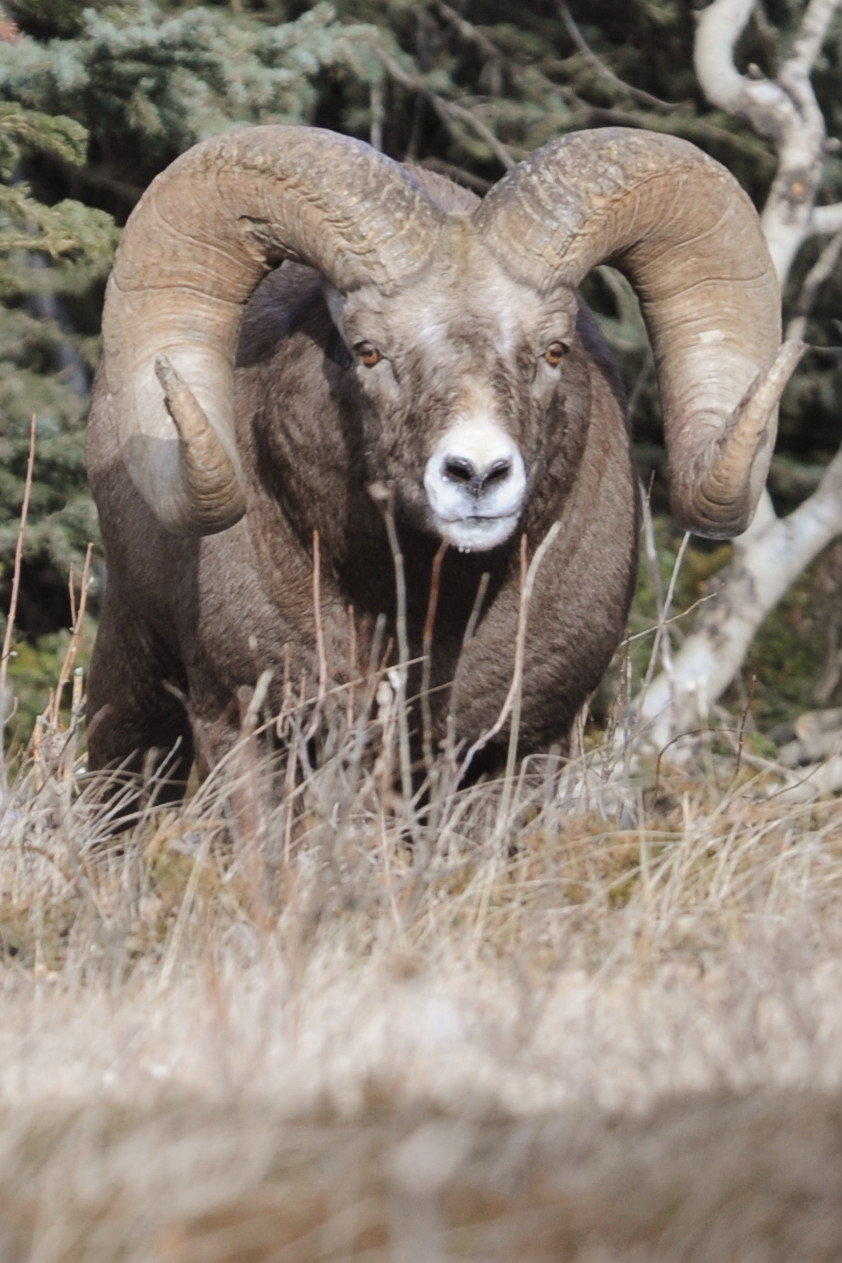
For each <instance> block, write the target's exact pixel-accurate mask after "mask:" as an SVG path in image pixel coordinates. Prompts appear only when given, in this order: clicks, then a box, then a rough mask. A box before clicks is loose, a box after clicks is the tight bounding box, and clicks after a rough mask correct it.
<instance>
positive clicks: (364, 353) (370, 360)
mask: <svg viewBox="0 0 842 1263" xmlns="http://www.w3.org/2000/svg"><path fill="white" fill-rule="evenodd" d="M354 350H355V351H356V353H357V355H358V356H359V357H360V363H362V364H365V366H366V368H374V365H375V364H379V363H380V361H381V360H382V358H383V356H382V355H381V354H380V352H379V351H378V349H377V347H376V346H372V345H371V343H370V342H358V343H357V345H356V346H355V347H354Z"/></svg>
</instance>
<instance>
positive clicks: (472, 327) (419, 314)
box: [411, 256, 576, 354]
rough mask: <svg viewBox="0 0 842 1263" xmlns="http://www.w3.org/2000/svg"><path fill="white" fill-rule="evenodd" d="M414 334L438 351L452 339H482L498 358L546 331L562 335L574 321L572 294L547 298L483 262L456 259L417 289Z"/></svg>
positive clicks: (450, 343) (425, 344)
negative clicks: (495, 350) (492, 348)
mask: <svg viewBox="0 0 842 1263" xmlns="http://www.w3.org/2000/svg"><path fill="white" fill-rule="evenodd" d="M411 310H412V313H413V334H414V337H415V338H416V339H417V341H418V342H419V343H420V344H421V345H424V346H429V347H431V348H435V349H442V348H443V347H444V345H445V344H448V345H452V344H453V342H454V339H457V340H462V339H465V338H467V339H470V338H471V337H474V336H475V337H479V338H482V339H487V340H489V341H491V342H493V344H494V345H495V346H496V347H497V348H498V350H500V351H501V352H502V353H503V354H505V353H507V352H510V351H514V350H516V348H517V347H518V346H519V345H520V343H521V342H522V341H523V340H524V338H526V339H531V338H532V337H535V336H541V335H543V334H544V333H545V332H551V336H559V337H560V336H563V335H564V333H565V332H566V331H567V329H568V327H569V326H571V325H572V324H573V322H574V321H575V315H576V304H575V299H574V297H573V295H572V294H570V293H568V292H566V291H561V292H558V293H556V294H554V295H553V296H551V297H548V296H546V295H540V294H538V293H537V292H536V291H535V290H534V289H531V288H529V287H528V286H525V285H521V284H519V283H518V282H517V281H515V280H513V279H512V278H511V277H509V276H507V275H506V274H505V272H503V270H502V268H500V267H499V265H498V264H496V263H495V262H494V260H492V259H490V258H488V256H486V257H485V258H479V259H471V260H470V261H461V265H459V266H454V265H451V266H450V267H447V268H442V269H441V270H439V272H438V275H437V276H434V277H429V278H427V282H426V284H422V285H421V286H419V287H418V292H417V293H416V294H415V295H414V296H413V301H412V302H411Z"/></svg>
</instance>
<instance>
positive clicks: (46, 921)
mask: <svg viewBox="0 0 842 1263" xmlns="http://www.w3.org/2000/svg"><path fill="white" fill-rule="evenodd" d="M380 685H381V687H380V688H379V689H377V688H373V689H372V690H371V695H372V697H373V699H374V700H373V703H372V706H373V710H374V712H375V718H374V720H373V721H372V722H371V724H370V725H369V727H368V729H367V730H366V731H368V733H369V735H371V734H373V735H374V737H375V738H376V740H377V742H378V744H379V750H380V754H379V757H378V758H376V759H375V758H368V759H363V758H361V757H359V744H360V733H361V731H362V729H361V726H360V721H358V720H355V722H354V723H352V724H351V725H350V726H349V725H348V723H347V722H345V720H344V719H343V716H344V715H346V708H345V707H344V704H343V706H341V707H339V708H338V709H337V714H336V715H335V716H334V717H333V720H332V722H331V733H332V736H331V740H330V742H329V747H330V748H329V749H328V750H327V752H326V754H325V756H324V758H323V760H322V763H321V765H320V767H319V769H318V770H313V769H312V768H309V767H307V768H306V769H305V770H304V771H302V768H301V762H300V761H301V760H302V759H306V747H305V745H304V744H303V742H302V741H300V740H298V741H297V740H296V739H295V732H293V733H292V735H293V741H292V746H291V751H292V753H290V755H289V756H288V759H287V760H286V761H284V760H282V761H281V766H280V767H278V766H273V765H271V764H270V762H269V760H267V758H266V757H265V756H264V755H263V754H262V752H261V750H260V748H259V747H258V744H257V739H256V737H255V733H254V729H255V728H256V727H259V718H260V717H259V715H257V714H256V712H255V711H254V710H252V711H251V712H249V711H248V709H247V708H246V709H245V710H244V736H243V739H242V741H241V742H240V744H239V746H238V747H237V749H236V750H235V751H234V752H233V753H232V755H231V756H230V757H229V759H228V760H227V762H226V764H225V765H224V766H223V767H222V768H221V769H219V770H218V771H217V772H216V773H215V774H214V775H213V776H212V777H211V778H210V780H209V781H206V782H205V783H204V784H203V785H202V786H201V787H200V788H199V789H198V791H197V792H196V793H195V794H194V795H193V797H192V798H191V800H190V801H189V803H188V804H187V806H186V807H185V808H184V809H181V810H178V811H174V810H171V809H168V810H162V809H160V808H158V807H156V806H155V804H154V785H152V786H150V787H148V801H147V804H146V806H145V807H144V808H143V809H142V811H141V813H140V816H139V818H138V819H137V821H136V823H135V825H134V826H133V828H132V829H131V830H129V831H128V832H127V833H125V834H123V835H121V836H120V837H119V839H118V841H117V842H116V843H115V842H114V841H113V840H112V841H111V842H110V843H109V842H108V841H107V837H106V830H105V827H104V825H103V822H102V820H101V817H100V816H98V815H97V812H96V810H95V808H94V806H93V790H94V788H96V787H95V786H92V785H91V784H90V783H86V780H85V778H84V776H83V775H81V774H80V771H79V766H80V765H79V763H78V760H77V759H76V757H75V755H74V756H73V757H70V756H69V754H68V751H72V750H73V742H72V738H71V739H70V740H68V734H66V733H65V734H62V733H60V732H59V731H58V729H55V730H52V731H47V732H45V733H43V734H42V737H41V741H40V743H39V745H38V747H37V750H36V752H35V753H34V754H30V756H29V757H28V758H27V759H24V760H23V762H22V765H21V767H20V769H19V771H18V773H17V776H16V778H15V779H14V781H13V783H12V785H11V786H10V790H9V793H8V794H7V796H6V799H5V805H4V809H3V814H2V815H0V837H2V846H0V891H2V894H1V895H0V961H2V973H0V1119H2V1122H0V1259H2V1260H3V1261H4V1263H5V1261H6V1260H9V1261H10V1263H11V1261H12V1260H15V1261H17V1260H30V1259H31V1260H39V1261H43V1263H46V1261H48V1260H49V1261H52V1260H75V1259H80V1260H82V1259H84V1260H103V1261H105V1260H108V1261H111V1260H117V1259H121V1260H122V1259H125V1260H138V1261H140V1260H147V1259H150V1258H152V1259H166V1260H178V1261H180V1263H181V1261H184V1263H194V1261H195V1263H199V1261H203V1263H204V1261H207V1263H210V1261H211V1260H214V1261H216V1260H230V1261H231V1263H235V1261H238V1260H264V1259H265V1260H268V1259H273V1260H275V1259H277V1260H286V1259H294V1260H310V1259H321V1258H325V1259H360V1260H362V1259H366V1260H369V1259H370V1260H375V1259H392V1258H394V1259H398V1260H411V1261H415V1260H417V1261H418V1263H421V1261H422V1260H424V1261H427V1260H429V1261H431V1263H436V1261H438V1260H446V1259H451V1258H453V1259H471V1260H476V1261H477V1263H479V1260H490V1259H498V1258H499V1259H512V1260H515V1259H548V1260H549V1259H559V1258H563V1259H568V1258H569V1259H582V1260H588V1261H589V1263H590V1261H592V1260H605V1259H633V1260H636V1259H678V1258H681V1259H705V1260H707V1259H710V1260H721V1259H752V1260H753V1259H758V1260H765V1259H773V1258H774V1259H795V1258H798V1259H835V1258H838V1257H839V1256H840V1254H842V1055H841V1054H840V1048H842V1002H841V1001H840V989H841V988H842V954H840V946H842V914H840V899H839V893H840V888H842V806H841V805H840V802H839V800H838V799H826V800H823V801H821V800H820V801H816V802H813V803H810V804H803V803H795V804H790V805H789V806H784V805H783V803H784V800H783V799H782V798H780V797H777V798H776V797H774V796H773V797H769V793H768V787H764V784H763V778H764V774H760V777H759V779H754V777H755V773H753V772H752V771H751V770H750V769H749V767H748V766H747V765H746V763H745V762H742V763H741V764H739V765H738V764H737V762H736V760H735V759H734V758H726V757H725V756H723V755H719V756H717V757H714V756H712V755H711V756H708V757H707V758H706V759H705V761H704V765H703V766H701V765H700V766H699V767H697V768H696V769H695V770H694V771H693V773H692V774H688V772H687V770H686V769H681V768H678V767H675V766H670V765H668V764H666V763H663V764H662V766H661V767H660V768H659V769H658V785H657V789H655V788H653V778H654V774H655V769H654V767H653V766H649V765H644V766H643V767H642V768H641V770H640V771H639V772H638V773H637V775H636V776H633V775H632V774H631V773H630V772H629V771H628V769H627V768H625V769H624V766H623V765H624V762H626V760H625V757H624V752H623V751H621V752H620V754H619V756H618V755H611V754H610V753H607V752H606V750H605V748H602V749H598V750H595V751H593V752H591V753H590V754H588V755H584V754H582V755H580V757H579V758H578V759H576V760H574V761H573V762H572V763H571V764H570V765H569V766H568V767H566V768H561V767H560V766H559V765H557V763H556V762H555V761H554V760H552V759H545V760H533V761H531V762H530V763H529V764H527V765H526V767H525V768H523V769H521V770H520V773H519V775H518V776H517V777H516V778H515V780H514V781H513V782H511V783H509V784H508V785H507V786H502V785H481V786H479V787H475V788H474V789H472V790H469V791H461V792H456V791H454V789H453V781H452V778H451V779H448V775H447V774H446V769H445V771H444V772H443V771H441V769H439V770H438V772H437V773H436V775H437V776H438V777H439V779H438V780H437V781H436V782H435V784H434V785H433V787H432V791H431V805H430V806H429V807H428V808H427V809H426V810H425V811H421V810H419V809H414V808H413V807H412V805H411V804H407V802H406V800H405V799H404V798H403V797H402V796H401V795H399V794H396V793H395V792H394V791H393V790H392V788H391V786H392V785H393V784H394V781H395V776H396V768H397V766H398V764H399V762H400V750H401V742H400V734H399V728H400V723H399V717H398V716H397V715H396V714H394V713H391V712H390V711H389V706H390V705H391V703H390V701H389V697H390V696H392V697H394V694H391V695H390V694H389V692H388V690H385V689H384V688H383V687H382V681H381V682H380ZM294 709H295V708H293V710H294ZM296 713H297V714H298V718H297V719H295V720H294V722H293V729H295V731H297V733H298V736H299V737H301V736H303V735H306V733H307V732H308V731H309V723H310V721H309V717H302V715H301V713H300V712H296ZM343 724H344V726H343ZM290 761H294V762H295V766H294V767H293V768H292V769H291V768H290ZM284 785H286V787H287V788H286V789H284V788H283V787H284Z"/></svg>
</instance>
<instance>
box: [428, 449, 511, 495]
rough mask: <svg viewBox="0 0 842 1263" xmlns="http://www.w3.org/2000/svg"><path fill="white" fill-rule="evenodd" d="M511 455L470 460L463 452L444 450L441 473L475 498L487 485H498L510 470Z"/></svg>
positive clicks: (507, 475)
mask: <svg viewBox="0 0 842 1263" xmlns="http://www.w3.org/2000/svg"><path fill="white" fill-rule="evenodd" d="M513 465H514V462H513V460H512V457H511V455H508V454H507V455H505V456H497V457H495V458H494V459H492V460H490V461H483V460H472V459H471V457H470V456H467V455H465V454H464V453H463V452H446V453H445V455H444V456H443V457H442V473H443V474H444V477H445V478H449V479H450V480H451V482H455V483H458V484H459V485H461V486H462V487H463V488H464V490H465V491H467V492H469V493H470V494H471V495H472V496H476V497H477V499H479V497H480V496H481V495H483V493H484V492H485V491H487V490H488V488H489V487H491V486H494V485H498V486H499V485H500V484H502V483H504V482H505V481H506V479H507V478H508V477H509V475H510V474H511V472H512V468H513Z"/></svg>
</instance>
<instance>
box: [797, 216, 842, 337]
mask: <svg viewBox="0 0 842 1263" xmlns="http://www.w3.org/2000/svg"><path fill="white" fill-rule="evenodd" d="M840 254H842V226H840V229H839V231H838V232H837V233H836V235H835V236H833V237H831V239H830V241H829V242H828V243H827V245H826V246H825V247H824V249H823V250H822V252H821V254H820V255H819V257H818V258H817V259H816V261H815V263H814V264H813V266H812V267H811V268H810V271H809V272H808V273H807V275H806V277H805V278H804V284H803V286H802V288H801V293H800V294H799V296H798V302H797V303H796V304H795V314H794V315H793V317H792V319H791V320H790V322H789V324H788V325H787V329H786V336H787V338H798V339H799V340H800V339H803V337H804V334H805V333H806V330H807V317H808V316H809V314H810V312H811V310H812V307H813V303H814V302H815V301H816V297H817V295H818V292H819V290H820V289H821V287H822V285H824V283H825V281H826V280H828V279H829V278H830V277H831V276H832V275H833V272H834V271H835V269H836V264H837V263H838V261H839V256H840Z"/></svg>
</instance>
